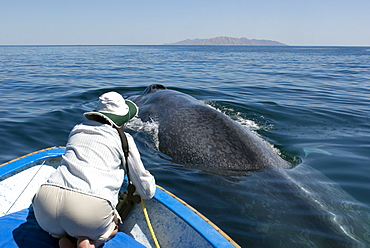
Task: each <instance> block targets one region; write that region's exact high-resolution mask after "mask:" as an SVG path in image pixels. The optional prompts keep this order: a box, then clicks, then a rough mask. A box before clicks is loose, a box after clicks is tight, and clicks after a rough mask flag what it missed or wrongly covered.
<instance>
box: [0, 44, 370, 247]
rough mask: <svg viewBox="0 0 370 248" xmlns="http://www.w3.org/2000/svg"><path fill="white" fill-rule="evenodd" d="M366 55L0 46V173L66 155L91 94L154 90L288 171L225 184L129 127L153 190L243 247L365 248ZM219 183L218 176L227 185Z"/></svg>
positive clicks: (142, 128) (368, 188) (369, 51)
mask: <svg viewBox="0 0 370 248" xmlns="http://www.w3.org/2000/svg"><path fill="white" fill-rule="evenodd" d="M369 72H370V48H366V47H365V48H361V47H355V48H352V47H351V48H344V47H222V46H221V47H218V46H50V47H48V46H42V47H37V46H34V47H33V46H25V47H22V46H18V47H8V46H2V47H1V46H0V83H1V84H0V94H1V101H0V131H1V137H0V147H1V156H0V163H2V162H6V161H8V160H11V159H14V158H16V157H18V156H21V155H24V154H26V153H29V152H32V151H35V150H38V149H42V148H45V147H50V146H55V145H65V143H66V141H67V138H68V134H69V131H70V130H71V128H72V127H73V126H74V125H75V124H77V123H80V122H81V121H83V116H82V113H83V112H85V111H88V110H91V109H93V108H94V107H95V105H96V102H97V98H98V96H99V95H100V94H102V93H104V92H106V91H110V90H115V91H118V92H119V93H121V94H123V95H124V96H133V95H138V94H140V93H141V92H142V91H143V90H144V89H145V88H146V87H147V86H148V85H150V84H152V83H160V84H163V85H165V86H166V87H168V88H171V89H175V90H178V91H181V92H184V93H187V94H189V95H192V96H194V97H195V98H197V99H199V100H200V101H202V102H204V103H206V104H208V105H210V106H212V107H214V108H216V109H218V110H219V111H221V112H223V113H225V114H226V115H228V116H230V117H231V118H232V119H234V120H235V121H237V122H239V123H240V124H242V125H243V127H244V128H248V129H251V130H252V131H253V132H256V133H257V134H258V135H259V136H260V137H261V138H262V139H264V140H265V141H266V142H268V144H269V145H271V146H273V147H274V149H275V151H276V152H277V153H279V154H280V155H281V156H282V157H283V158H284V159H286V160H288V161H289V162H291V163H294V164H295V165H296V166H295V167H294V168H293V169H290V170H284V169H281V170H267V171H264V172H258V173H252V174H249V175H245V174H240V175H236V176H232V177H229V176H223V172H222V171H221V172H220V171H218V172H217V173H209V172H205V171H202V170H201V169H199V168H198V169H195V168H189V167H186V166H183V165H180V164H175V163H173V162H171V159H170V158H169V157H167V156H166V155H165V154H162V153H160V152H159V151H157V149H156V148H157V147H158V140H157V139H156V135H157V133H156V132H157V131H158V127H157V126H156V125H157V124H156V123H142V122H140V120H134V121H133V122H131V123H130V124H129V125H128V129H127V131H128V132H130V133H131V134H132V135H133V136H134V138H135V140H136V142H137V145H138V147H139V149H140V151H141V154H142V159H143V161H144V163H145V165H146V167H147V168H148V169H149V170H150V171H151V172H152V173H153V174H154V175H155V177H156V180H157V183H158V184H159V185H161V186H163V187H165V188H166V189H168V190H169V191H171V192H173V193H175V194H176V195H178V196H179V197H181V198H182V199H184V200H185V201H187V202H188V203H189V204H191V205H192V206H194V207H195V208H196V209H198V210H199V211H200V212H201V213H203V214H204V215H205V216H207V217H208V218H209V219H211V220H212V221H213V222H214V223H215V224H216V225H218V226H219V227H220V228H222V229H223V230H224V231H225V232H226V233H227V234H229V235H230V236H231V237H232V238H233V239H234V240H235V241H236V242H238V243H239V244H240V245H241V246H243V247H369V246H370V231H369V230H370V197H369V193H370V159H369V154H370V124H369V123H370V122H369V119H370V118H369V117H370V113H369V110H370V73H369ZM225 174H226V173H225Z"/></svg>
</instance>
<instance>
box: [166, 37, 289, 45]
mask: <svg viewBox="0 0 370 248" xmlns="http://www.w3.org/2000/svg"><path fill="white" fill-rule="evenodd" d="M165 45H220V46H287V45H286V44H283V43H281V42H278V41H273V40H256V39H248V38H245V37H242V38H233V37H226V36H220V37H215V38H210V39H187V40H183V41H179V42H175V43H168V44H165Z"/></svg>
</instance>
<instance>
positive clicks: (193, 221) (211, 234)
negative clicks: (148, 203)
mask: <svg viewBox="0 0 370 248" xmlns="http://www.w3.org/2000/svg"><path fill="white" fill-rule="evenodd" d="M154 198H155V199H156V200H157V201H159V202H161V203H162V204H163V205H164V206H166V207H167V208H169V209H170V210H171V211H172V212H173V213H175V214H176V215H177V216H179V217H180V218H181V219H183V220H184V221H185V222H187V223H188V224H189V225H190V226H192V227H193V228H194V229H195V230H196V231H197V232H198V233H199V234H200V235H202V236H203V237H204V238H205V239H207V240H208V241H209V242H210V243H211V244H212V245H213V246H214V247H220V248H221V247H222V248H224V247H225V248H226V247H235V246H234V245H232V244H231V243H230V242H229V241H228V240H227V239H226V238H225V237H224V236H223V235H222V234H221V233H219V232H217V230H216V229H215V228H214V227H212V226H211V225H210V224H208V223H207V222H206V221H205V220H204V219H203V218H201V217H200V216H199V215H198V214H196V213H195V212H194V211H193V210H191V209H190V208H188V207H187V206H186V205H184V204H183V203H181V202H180V201H178V200H177V199H175V198H174V197H173V196H171V195H169V194H168V193H167V192H165V191H163V190H162V189H160V188H157V189H156V192H155V195H154Z"/></svg>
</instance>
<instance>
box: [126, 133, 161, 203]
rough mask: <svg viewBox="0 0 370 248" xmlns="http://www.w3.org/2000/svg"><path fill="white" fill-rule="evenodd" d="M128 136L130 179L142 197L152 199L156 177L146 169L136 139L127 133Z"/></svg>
mask: <svg viewBox="0 0 370 248" xmlns="http://www.w3.org/2000/svg"><path fill="white" fill-rule="evenodd" d="M126 136H127V141H128V146H129V156H128V166H129V173H130V180H131V181H132V184H133V185H134V186H135V188H136V193H137V194H138V195H140V197H141V198H143V199H150V198H152V197H153V196H154V194H155V189H156V185H155V179H154V177H153V175H152V174H150V172H149V171H147V170H146V169H145V167H144V165H143V162H142V161H141V158H140V153H139V150H138V149H137V147H136V144H135V142H134V139H133V138H132V137H131V135H129V134H127V133H126Z"/></svg>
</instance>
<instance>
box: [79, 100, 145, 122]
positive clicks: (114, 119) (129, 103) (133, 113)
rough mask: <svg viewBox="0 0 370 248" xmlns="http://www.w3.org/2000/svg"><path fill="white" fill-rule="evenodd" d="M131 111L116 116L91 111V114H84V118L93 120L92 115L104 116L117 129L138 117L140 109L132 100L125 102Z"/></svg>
mask: <svg viewBox="0 0 370 248" xmlns="http://www.w3.org/2000/svg"><path fill="white" fill-rule="evenodd" d="M125 102H126V104H127V106H128V108H129V110H128V113H127V114H126V115H123V116H122V115H116V114H112V113H105V112H99V111H91V112H87V113H84V116H85V117H86V118H87V119H89V120H91V119H92V118H89V116H90V115H99V116H102V117H104V118H105V119H107V120H108V121H109V122H110V123H111V124H112V125H114V126H116V127H118V128H119V127H121V126H122V125H123V124H125V123H126V122H128V121H129V120H130V119H132V118H133V117H134V116H136V115H137V113H138V107H137V106H136V104H135V103H133V102H132V101H130V100H125Z"/></svg>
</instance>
